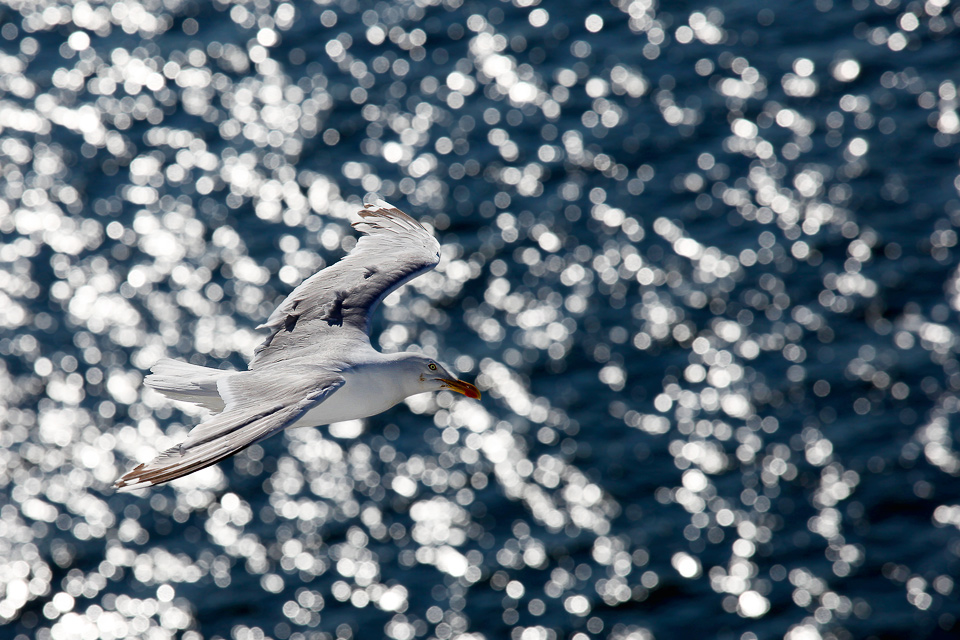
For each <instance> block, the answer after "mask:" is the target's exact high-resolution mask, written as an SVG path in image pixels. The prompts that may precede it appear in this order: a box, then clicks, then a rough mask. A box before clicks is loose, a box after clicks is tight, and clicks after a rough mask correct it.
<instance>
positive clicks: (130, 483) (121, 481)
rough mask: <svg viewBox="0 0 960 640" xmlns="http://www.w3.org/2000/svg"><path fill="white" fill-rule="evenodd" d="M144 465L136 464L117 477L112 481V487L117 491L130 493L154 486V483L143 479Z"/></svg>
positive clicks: (145, 473) (144, 473)
mask: <svg viewBox="0 0 960 640" xmlns="http://www.w3.org/2000/svg"><path fill="white" fill-rule="evenodd" d="M146 466H147V465H146V464H138V465H137V466H136V467H134V468H133V469H131V470H130V471H128V472H126V473H125V474H123V475H122V476H120V477H119V478H117V481H116V482H114V483H113V488H114V489H116V490H117V493H132V492H133V491H136V490H138V489H147V488H149V487H152V486H154V484H156V483H154V482H151V481H150V480H144V479H143V477H144V476H146V475H147V472H146V469H145V467H146Z"/></svg>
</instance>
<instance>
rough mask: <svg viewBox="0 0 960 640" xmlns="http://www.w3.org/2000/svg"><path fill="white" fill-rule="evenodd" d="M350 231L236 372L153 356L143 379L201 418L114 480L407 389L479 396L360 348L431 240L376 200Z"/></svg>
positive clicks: (430, 258) (175, 473)
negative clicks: (340, 254)
mask: <svg viewBox="0 0 960 640" xmlns="http://www.w3.org/2000/svg"><path fill="white" fill-rule="evenodd" d="M359 216H360V218H361V219H360V221H358V222H355V223H353V226H354V227H355V228H356V229H357V230H359V231H360V232H361V233H363V234H365V235H363V236H361V238H360V240H359V241H358V242H357V244H356V246H355V247H354V248H353V250H352V251H351V252H350V253H349V254H348V255H347V256H345V257H344V258H343V259H342V260H340V261H339V262H337V263H336V264H333V265H331V266H329V267H327V268H325V269H322V270H321V271H318V272H317V273H315V274H313V275H312V276H310V277H309V278H307V279H306V280H304V281H303V282H302V283H301V284H300V285H299V286H298V287H296V288H295V289H294V290H293V291H292V292H291V293H290V295H289V296H287V298H286V299H285V300H284V301H283V302H282V303H280V306H278V307H277V308H276V309H275V310H274V312H273V313H272V314H270V317H269V318H267V321H266V322H265V323H263V324H262V325H260V326H259V327H257V328H258V329H268V330H269V332H270V333H269V335H268V336H267V337H266V339H265V340H264V341H263V342H262V343H261V344H260V345H259V346H258V347H257V348H256V351H255V352H254V355H253V359H252V360H251V361H250V364H249V367H248V369H247V370H246V371H231V370H224V369H212V368H210V367H202V366H198V365H195V364H190V363H187V362H182V361H178V360H172V359H170V358H164V359H162V360H160V361H159V362H157V364H156V365H154V367H153V368H152V369H151V372H152V373H151V375H149V376H147V378H146V379H145V380H144V384H146V386H148V387H150V388H152V389H156V390H157V391H159V392H160V393H162V394H164V395H166V396H167V397H169V398H172V399H174V400H180V401H186V402H190V403H193V404H195V405H198V406H200V407H204V408H206V409H209V410H210V411H211V412H212V414H211V415H210V417H209V418H208V419H207V420H205V421H204V422H201V423H200V424H198V425H197V426H196V427H194V428H193V430H192V431H190V433H189V434H188V435H187V439H186V440H184V441H183V442H181V443H180V444H178V445H177V446H175V447H173V448H171V449H168V450H166V451H164V452H163V453H161V454H160V455H159V456H157V457H156V458H155V459H154V460H153V461H152V462H147V463H144V464H141V465H138V466H137V467H135V468H134V469H133V470H131V471H129V472H128V473H126V474H125V475H123V476H122V477H121V478H120V479H119V480H117V482H116V484H115V485H114V486H115V487H116V488H117V490H119V491H133V490H135V489H142V488H145V487H151V486H154V485H158V484H162V483H164V482H168V481H170V480H173V479H175V478H180V477H182V476H185V475H187V474H190V473H193V472H194V471H199V470H200V469H203V468H205V467H209V466H210V465H213V464H216V463H218V462H220V461H221V460H223V459H225V458H228V457H230V456H232V455H234V454H235V453H238V452H240V451H243V450H244V449H246V448H247V447H249V446H250V445H252V444H255V443H257V442H260V441H261V440H263V439H264V438H268V437H270V436H272V435H273V434H275V433H278V432H280V431H282V430H284V429H289V428H292V427H319V426H322V425H326V424H330V423H331V422H340V421H342V420H354V419H357V418H366V417H369V416H373V415H376V414H378V413H382V412H383V411H386V410H387V409H389V408H390V407H392V406H394V405H395V404H397V403H399V402H400V401H402V400H403V399H404V398H407V397H409V396H412V395H416V394H419V393H424V392H430V391H440V390H442V389H448V390H450V391H455V392H457V393H462V394H463V395H465V396H467V397H468V398H476V399H479V398H480V392H479V391H478V390H477V388H476V387H475V386H474V385H472V384H470V383H469V382H464V381H463V380H458V379H457V378H456V377H455V376H454V375H453V374H451V373H450V372H449V371H448V370H447V368H446V367H444V366H443V365H442V364H440V363H439V362H437V361H436V360H434V359H433V358H430V357H428V356H426V355H423V354H420V353H412V352H403V353H390V354H385V353H381V352H379V351H377V350H376V349H374V348H373V347H372V346H371V345H370V335H369V334H370V317H371V314H372V313H373V311H374V310H375V309H376V307H377V304H379V302H380V301H381V300H383V299H384V298H385V297H386V296H387V295H388V294H389V293H390V292H392V291H394V290H395V289H397V288H398V287H400V286H402V285H403V284H405V283H406V282H408V281H410V280H412V279H413V278H415V277H417V276H418V275H420V274H422V273H424V272H426V271H429V270H431V269H433V268H434V267H435V266H437V263H438V262H439V261H440V243H439V242H437V239H436V238H435V237H434V236H433V235H432V234H431V233H430V232H429V231H427V229H425V228H424V227H423V225H421V224H420V223H419V222H417V221H416V220H414V219H413V218H411V217H410V216H408V215H407V214H405V213H403V212H402V211H400V210H399V209H397V208H394V207H392V206H390V205H389V204H387V203H385V202H381V203H379V204H377V205H366V207H364V209H362V210H361V211H360V212H359Z"/></svg>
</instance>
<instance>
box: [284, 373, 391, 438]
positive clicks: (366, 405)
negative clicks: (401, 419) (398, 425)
mask: <svg viewBox="0 0 960 640" xmlns="http://www.w3.org/2000/svg"><path fill="white" fill-rule="evenodd" d="M344 377H345V378H346V380H345V381H344V384H343V386H342V387H340V388H339V389H337V390H336V391H335V392H334V393H333V394H331V395H330V397H329V398H327V399H326V400H324V401H323V402H321V403H320V404H318V405H316V406H314V407H313V408H311V409H309V410H308V411H307V412H306V413H304V414H303V416H301V417H300V419H299V420H297V421H296V422H294V423H293V424H291V425H290V426H289V427H288V428H290V429H292V428H297V427H319V426H322V425H325V424H330V423H331V422H342V421H344V420H356V419H358V418H368V417H370V416H375V415H377V414H378V413H383V412H384V411H386V410H387V409H389V408H390V407H392V406H393V405H395V404H397V403H398V402H400V400H402V399H403V397H402V396H398V394H396V393H393V392H392V391H393V390H392V385H390V384H389V381H383V382H384V383H385V384H381V383H380V381H377V380H369V379H366V378H365V377H364V376H358V375H352V376H351V375H346V376H344Z"/></svg>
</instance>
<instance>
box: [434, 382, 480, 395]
mask: <svg viewBox="0 0 960 640" xmlns="http://www.w3.org/2000/svg"><path fill="white" fill-rule="evenodd" d="M440 382H442V383H443V388H444V389H450V390H451V391H456V392H457V393H462V394H463V395H465V396H467V397H468V398H473V399H474V400H479V399H480V391H479V390H478V389H477V388H476V387H475V386H473V385H472V384H470V383H469V382H464V381H463V380H450V379H449V378H440Z"/></svg>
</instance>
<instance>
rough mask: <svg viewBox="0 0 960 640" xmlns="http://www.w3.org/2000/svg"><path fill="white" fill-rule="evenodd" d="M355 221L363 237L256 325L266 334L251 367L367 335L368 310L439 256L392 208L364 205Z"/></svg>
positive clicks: (425, 235) (431, 241) (429, 239)
mask: <svg viewBox="0 0 960 640" xmlns="http://www.w3.org/2000/svg"><path fill="white" fill-rule="evenodd" d="M360 217H361V220H360V221H359V222H356V223H354V225H353V226H354V227H356V228H357V229H358V230H359V231H361V232H363V233H364V234H366V235H364V236H363V237H361V238H360V240H359V241H358V242H357V245H356V246H355V247H354V248H353V250H352V251H351V252H350V253H349V254H348V255H347V256H346V257H345V258H343V259H342V260H340V261H339V262H337V263H336V264H333V265H331V266H329V267H327V268H326V269H323V270H321V271H318V272H317V273H315V274H313V275H312V276H310V277H309V278H307V279H306V280H304V281H303V282H302V283H300V285H299V286H298V287H297V288H296V289H294V290H293V291H292V292H291V293H290V295H289V296H287V298H286V299H285V300H284V301H283V302H282V303H280V306H278V307H277V308H276V310H274V312H273V313H272V314H270V317H269V318H268V319H267V321H266V322H265V323H263V324H262V325H260V327H258V328H267V329H270V335H269V336H267V338H266V339H265V340H264V341H263V343H261V344H260V346H259V347H257V349H256V352H255V353H254V356H253V360H252V361H251V362H250V368H251V369H256V368H258V367H261V366H263V365H265V364H268V363H271V362H277V361H280V360H286V359H289V358H292V357H297V356H300V355H302V352H301V349H304V348H309V347H311V346H316V345H317V343H318V340H320V339H322V338H323V337H330V338H333V337H335V336H336V337H347V336H348V335H349V336H350V337H351V338H353V339H363V340H367V339H368V338H367V336H368V323H369V318H370V315H371V314H372V313H373V310H374V309H375V308H376V306H377V304H378V303H379V302H380V301H381V300H383V298H384V297H386V296H387V294H389V293H390V292H391V291H393V290H394V289H396V288H398V287H400V286H401V285H403V284H404V283H406V282H407V281H409V280H411V279H413V278H415V277H416V276H418V275H420V274H421V273H423V272H425V271H429V270H430V269H433V268H434V267H435V266H437V263H438V262H439V261H440V243H439V242H437V239H436V238H435V237H433V235H432V234H431V233H430V232H429V231H427V230H426V229H425V228H424V227H423V225H421V224H420V223H419V222H417V221H416V220H414V219H413V218H411V217H410V216H408V215H407V214H405V213H404V212H402V211H400V210H399V209H397V208H394V207H390V206H389V205H387V206H375V205H367V206H366V207H365V208H364V209H362V210H361V211H360Z"/></svg>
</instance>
